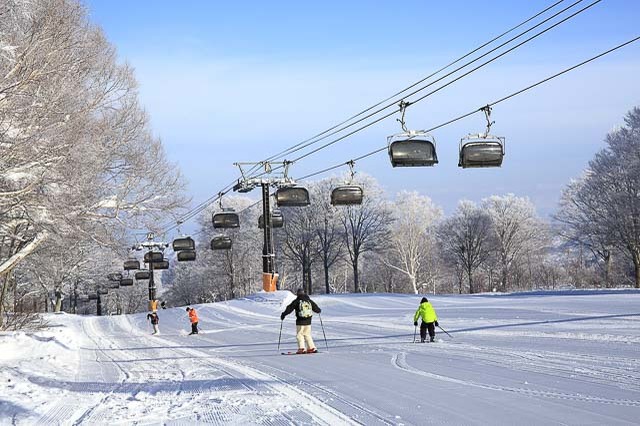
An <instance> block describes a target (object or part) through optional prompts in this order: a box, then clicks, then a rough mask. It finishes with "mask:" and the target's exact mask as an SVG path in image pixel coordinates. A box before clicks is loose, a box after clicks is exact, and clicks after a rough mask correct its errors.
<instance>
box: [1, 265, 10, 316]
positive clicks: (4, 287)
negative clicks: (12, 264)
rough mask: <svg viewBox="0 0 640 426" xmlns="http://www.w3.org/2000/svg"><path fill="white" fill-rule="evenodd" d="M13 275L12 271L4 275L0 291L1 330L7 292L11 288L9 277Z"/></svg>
mask: <svg viewBox="0 0 640 426" xmlns="http://www.w3.org/2000/svg"><path fill="white" fill-rule="evenodd" d="M10 274H11V271H7V273H6V274H4V277H3V280H2V289H1V290H0V328H1V327H2V325H3V323H4V298H5V296H6V294H7V290H8V288H9V275H10Z"/></svg>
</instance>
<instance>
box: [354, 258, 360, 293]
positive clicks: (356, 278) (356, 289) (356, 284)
mask: <svg viewBox="0 0 640 426" xmlns="http://www.w3.org/2000/svg"><path fill="white" fill-rule="evenodd" d="M353 291H354V292H355V293H360V277H359V275H358V256H354V257H353Z"/></svg>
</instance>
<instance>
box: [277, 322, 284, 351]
mask: <svg viewBox="0 0 640 426" xmlns="http://www.w3.org/2000/svg"><path fill="white" fill-rule="evenodd" d="M283 323H284V320H280V334H278V352H280V339H281V338H282V324H283Z"/></svg>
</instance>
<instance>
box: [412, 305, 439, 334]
mask: <svg viewBox="0 0 640 426" xmlns="http://www.w3.org/2000/svg"><path fill="white" fill-rule="evenodd" d="M418 318H422V324H420V342H421V343H424V342H425V340H427V330H429V341H430V342H433V341H435V339H436V327H437V326H438V325H439V324H438V316H437V315H436V311H435V309H433V306H431V303H429V301H428V300H427V298H426V297H423V298H422V300H421V301H420V306H419V307H418V310H417V311H416V314H415V315H414V316H413V325H414V326H416V327H417V326H418Z"/></svg>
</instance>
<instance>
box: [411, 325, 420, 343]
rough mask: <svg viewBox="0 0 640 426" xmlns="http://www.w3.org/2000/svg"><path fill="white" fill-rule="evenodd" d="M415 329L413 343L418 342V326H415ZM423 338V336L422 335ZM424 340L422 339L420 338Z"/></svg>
mask: <svg viewBox="0 0 640 426" xmlns="http://www.w3.org/2000/svg"><path fill="white" fill-rule="evenodd" d="M414 327H415V328H414V329H413V343H415V342H416V334H418V326H417V325H416V326H414ZM421 336H422V335H421ZM420 338H422V337H420Z"/></svg>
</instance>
